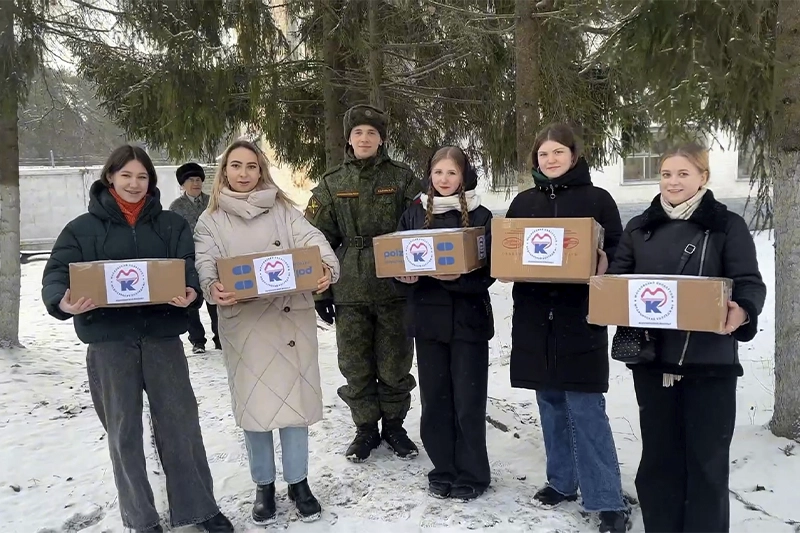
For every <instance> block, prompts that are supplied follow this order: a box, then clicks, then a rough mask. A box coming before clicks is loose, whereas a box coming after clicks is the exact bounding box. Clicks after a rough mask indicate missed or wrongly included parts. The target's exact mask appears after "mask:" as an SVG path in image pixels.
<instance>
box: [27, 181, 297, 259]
mask: <svg viewBox="0 0 800 533" xmlns="http://www.w3.org/2000/svg"><path fill="white" fill-rule="evenodd" d="M176 169H177V166H159V167H156V174H157V176H158V189H159V191H160V192H161V204H162V205H163V206H164V208H165V209H166V208H168V207H169V204H170V203H172V201H173V200H175V199H176V198H177V197H178V196H180V194H181V189H180V186H179V185H178V182H177V180H176V179H175V170H176ZM100 170H101V167H86V168H78V167H54V168H50V167H41V168H39V167H36V168H34V167H24V168H21V169H20V186H19V187H20V202H21V204H20V224H21V228H20V233H21V235H20V238H21V240H22V247H23V249H27V250H36V249H49V248H50V247H51V246H52V244H53V242H54V241H55V239H56V237H58V234H59V233H60V232H61V230H62V229H63V228H64V226H65V225H66V224H67V223H68V222H69V221H70V220H72V219H73V218H75V217H77V216H79V215H81V214H83V213H85V212H86V209H87V208H88V206H89V188H90V187H91V185H92V183H94V182H95V181H96V180H98V179H99V178H100ZM213 172H214V170H213V169H211V168H207V169H206V178H207V179H206V182H205V187H204V189H205V190H206V192H211V185H212V182H213V177H214V176H213ZM270 172H271V174H272V177H273V179H274V180H275V182H276V183H277V184H278V185H279V186H280V187H281V188H282V189H283V190H284V191H286V192H287V194H288V195H289V197H290V198H292V199H293V200H294V201H295V202H297V203H298V206H300V208H304V207H305V205H306V203H308V198H309V197H310V195H311V193H310V192H309V189H310V188H311V186H312V184H310V183H303V184H302V185H301V186H298V185H297V184H296V182H297V177H296V176H295V175H294V173H292V172H291V171H288V170H286V169H281V168H278V167H271V168H270Z"/></svg>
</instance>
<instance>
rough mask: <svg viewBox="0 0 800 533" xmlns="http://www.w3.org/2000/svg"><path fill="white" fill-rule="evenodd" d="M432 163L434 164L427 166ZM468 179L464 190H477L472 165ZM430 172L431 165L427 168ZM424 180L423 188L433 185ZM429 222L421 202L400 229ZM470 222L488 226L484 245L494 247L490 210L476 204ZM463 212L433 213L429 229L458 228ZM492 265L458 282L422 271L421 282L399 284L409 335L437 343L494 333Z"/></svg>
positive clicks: (478, 338)
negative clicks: (405, 300) (491, 291)
mask: <svg viewBox="0 0 800 533" xmlns="http://www.w3.org/2000/svg"><path fill="white" fill-rule="evenodd" d="M429 166H430V165H429ZM464 174H465V178H464V189H465V190H467V191H471V190H474V189H475V188H476V187H477V185H478V176H477V174H476V173H475V172H474V170H473V169H472V168H471V167H470V166H469V165H468V168H467V170H466V172H465V173H464ZM427 175H428V176H430V168H429V169H428V173H427ZM429 180H430V178H428V179H427V180H425V182H424V183H423V186H424V188H425V190H427V189H428V187H429V185H430V181H429ZM424 224H425V206H424V205H423V204H421V203H419V202H417V203H414V204H412V205H411V207H409V208H408V209H407V210H406V211H405V213H403V216H402V217H401V219H400V223H399V224H398V226H397V229H398V231H404V230H411V229H422V227H423V225H424ZM469 225H470V226H471V227H479V226H483V227H484V228H485V229H486V233H485V235H486V250H487V252H488V251H489V250H491V243H492V233H491V226H492V212H491V211H489V210H488V209H486V208H485V207H483V206H478V207H477V208H476V209H475V210H473V211H470V213H469ZM460 227H462V223H461V212H460V211H458V210H455V209H454V210H452V211H448V212H446V213H441V214H438V215H435V216H434V218H433V223H432V224H431V228H432V229H433V228H460ZM489 272H490V265H489V261H488V258H487V264H486V266H484V267H483V268H480V269H478V270H475V271H473V272H470V273H469V274H463V275H462V276H460V277H459V278H458V279H456V280H455V281H439V280H437V279H434V278H432V277H428V276H421V277H420V278H419V281H418V282H416V283H414V284H412V285H406V284H404V283H400V282H397V285H398V287H399V288H401V290H403V291H404V292H405V293H406V295H407V298H408V300H407V304H406V305H407V307H406V328H407V330H408V335H409V336H410V337H415V338H418V339H424V340H433V341H438V342H450V341H451V340H461V341H468V342H485V341H488V340H489V339H491V338H492V337H493V336H494V316H493V314H492V303H491V299H490V297H489V287H490V286H491V285H492V284H493V283H494V281H495V280H494V278H492V277H491V276H490V275H489Z"/></svg>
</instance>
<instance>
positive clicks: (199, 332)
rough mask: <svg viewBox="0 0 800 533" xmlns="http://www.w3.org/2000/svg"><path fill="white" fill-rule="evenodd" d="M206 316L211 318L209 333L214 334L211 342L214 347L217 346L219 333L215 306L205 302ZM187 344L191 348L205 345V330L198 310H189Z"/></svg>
mask: <svg viewBox="0 0 800 533" xmlns="http://www.w3.org/2000/svg"><path fill="white" fill-rule="evenodd" d="M206 309H207V310H208V316H209V317H210V318H211V332H212V333H213V334H214V338H213V339H212V342H213V343H214V345H215V346H217V345H219V332H218V330H217V306H216V305H212V304H210V303H208V302H206ZM189 342H190V343H191V344H192V346H195V345H197V344H199V345H200V346H205V345H206V329H205V328H204V327H203V322H201V321H200V310H199V309H189Z"/></svg>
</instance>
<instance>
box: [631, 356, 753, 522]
mask: <svg viewBox="0 0 800 533" xmlns="http://www.w3.org/2000/svg"><path fill="white" fill-rule="evenodd" d="M662 379H663V378H662V374H661V373H658V372H652V371H649V370H646V369H634V371H633V383H634V387H635V388H636V400H637V401H638V403H639V424H640V426H641V430H642V459H641V462H640V463H639V471H638V473H637V474H636V491H637V492H638V494H639V501H640V503H641V507H642V517H643V519H644V527H645V531H647V533H666V532H669V533H681V532H703V533H727V532H728V531H729V529H730V495H729V493H728V477H729V465H730V445H731V440H732V438H733V428H734V425H735V422H736V380H737V378H736V377H721V378H716V377H715V378H711V377H699V378H698V377H695V378H692V377H684V378H683V379H681V380H680V381H677V382H675V384H674V385H673V386H672V387H664V386H663V383H662Z"/></svg>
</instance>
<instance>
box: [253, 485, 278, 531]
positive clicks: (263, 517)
mask: <svg viewBox="0 0 800 533" xmlns="http://www.w3.org/2000/svg"><path fill="white" fill-rule="evenodd" d="M274 522H275V483H270V484H269V485H258V486H257V487H256V500H255V501H254V502H253V523H255V525H257V526H267V525H269V524H273V523H274Z"/></svg>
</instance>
